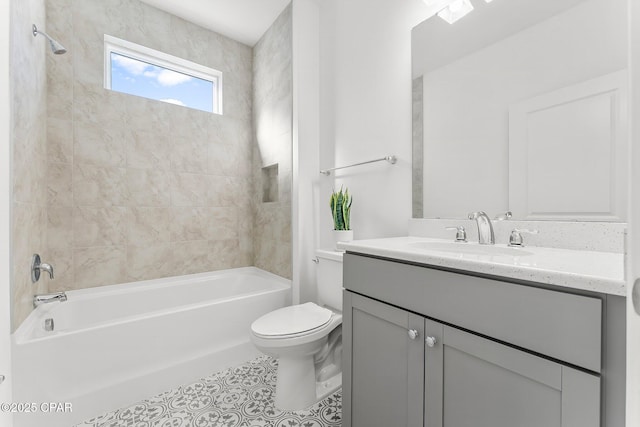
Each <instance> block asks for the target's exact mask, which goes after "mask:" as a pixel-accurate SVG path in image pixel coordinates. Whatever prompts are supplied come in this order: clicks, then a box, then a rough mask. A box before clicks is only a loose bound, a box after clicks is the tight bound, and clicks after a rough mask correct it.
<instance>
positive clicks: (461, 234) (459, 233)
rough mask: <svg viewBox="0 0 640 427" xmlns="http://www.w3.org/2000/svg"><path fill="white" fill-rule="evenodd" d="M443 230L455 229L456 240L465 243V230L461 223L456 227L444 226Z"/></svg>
mask: <svg viewBox="0 0 640 427" xmlns="http://www.w3.org/2000/svg"><path fill="white" fill-rule="evenodd" d="M444 229H445V230H455V231H456V242H463V243H466V241H467V231H466V230H465V229H464V227H463V226H462V225H459V226H457V227H445V228H444Z"/></svg>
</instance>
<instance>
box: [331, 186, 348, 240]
mask: <svg viewBox="0 0 640 427" xmlns="http://www.w3.org/2000/svg"><path fill="white" fill-rule="evenodd" d="M352 202H353V198H352V197H351V196H350V195H349V189H346V190H345V191H344V193H343V192H342V187H341V188H340V191H339V192H336V191H335V190H334V191H333V193H332V194H331V198H330V199H329V206H330V207H331V215H333V228H334V230H351V222H350V221H351V203H352Z"/></svg>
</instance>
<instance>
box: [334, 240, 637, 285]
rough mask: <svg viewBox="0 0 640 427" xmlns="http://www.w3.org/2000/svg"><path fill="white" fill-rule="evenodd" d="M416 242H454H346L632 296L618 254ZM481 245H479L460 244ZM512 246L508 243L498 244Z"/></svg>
mask: <svg viewBox="0 0 640 427" xmlns="http://www.w3.org/2000/svg"><path fill="white" fill-rule="evenodd" d="M416 242H439V243H452V241H451V240H442V239H432V238H425V237H393V238H385V239H371V240H354V241H352V242H348V243H340V246H341V247H342V248H343V249H345V250H346V251H348V252H356V253H362V254H368V255H375V256H380V257H385V258H393V259H398V260H402V261H410V262H416V263H420V264H425V265H432V266H437V267H445V268H451V269H455V270H460V271H469V272H475V273H483V274H489V275H492V276H499V277H505V278H512V279H520V280H527V281H531V282H537V283H545V284H549V285H556V286H564V287H567V288H572V289H581V290H586V291H594V292H600V293H604V294H612V295H623V296H624V295H626V289H625V287H626V285H625V281H624V255H623V254H619V253H612V252H596V251H580V250H570V249H556V248H543V247H535V246H527V247H526V248H523V250H524V251H526V252H528V253H529V254H528V255H527V256H509V255H494V254H492V255H487V254H480V255H479V254H471V253H451V252H444V251H438V250H433V249H423V248H419V247H416V245H415V244H416ZM457 244H460V245H477V243H475V244H474V243H457ZM495 246H496V247H504V248H507V246H506V245H495Z"/></svg>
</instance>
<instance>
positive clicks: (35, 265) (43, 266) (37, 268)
mask: <svg viewBox="0 0 640 427" xmlns="http://www.w3.org/2000/svg"><path fill="white" fill-rule="evenodd" d="M41 271H45V272H47V273H49V278H50V279H53V266H52V265H51V264H47V263H46V262H42V261H41V260H40V255H38V254H33V257H32V259H31V281H32V282H33V283H36V282H37V281H38V280H40V272H41Z"/></svg>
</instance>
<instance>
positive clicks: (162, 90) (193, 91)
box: [111, 52, 213, 112]
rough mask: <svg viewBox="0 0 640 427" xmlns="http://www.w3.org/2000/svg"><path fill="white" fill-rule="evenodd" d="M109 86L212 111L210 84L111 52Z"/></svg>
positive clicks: (133, 93)
mask: <svg viewBox="0 0 640 427" xmlns="http://www.w3.org/2000/svg"><path fill="white" fill-rule="evenodd" d="M111 89H112V90H115V91H118V92H124V93H129V94H132V95H138V96H143V97H145V98H150V99H157V100H159V101H164V102H169V103H172V104H177V105H183V106H185V107H189V108H195V109H198V110H203V111H208V112H212V109H213V83H212V82H210V81H207V80H203V79H199V78H197V77H193V76H189V75H187V74H183V73H179V72H176V71H172V70H168V69H166V68H162V67H157V66H155V65H151V64H148V63H146V62H143V61H138V60H137V59H132V58H129V57H126V56H123V55H119V54H117V53H114V52H112V53H111Z"/></svg>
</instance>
